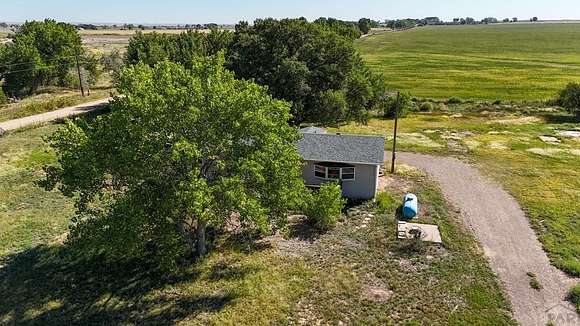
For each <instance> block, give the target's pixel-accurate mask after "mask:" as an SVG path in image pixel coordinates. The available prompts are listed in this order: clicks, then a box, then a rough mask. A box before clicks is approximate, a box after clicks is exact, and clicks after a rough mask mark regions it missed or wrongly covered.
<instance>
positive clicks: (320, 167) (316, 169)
mask: <svg viewBox="0 0 580 326" xmlns="http://www.w3.org/2000/svg"><path fill="white" fill-rule="evenodd" d="M329 169H338V171H339V173H338V179H335V178H329V177H328V170H329ZM343 170H348V171H347V172H346V173H345V171H343ZM322 171H324V177H319V176H317V175H316V173H317V172H322ZM351 171H352V173H351ZM343 175H352V179H344V177H343ZM314 177H316V178H318V179H322V180H330V181H346V182H350V181H355V180H356V167H354V166H352V167H328V166H324V165H320V164H314Z"/></svg>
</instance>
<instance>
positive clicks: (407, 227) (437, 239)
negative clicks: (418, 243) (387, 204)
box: [397, 222, 443, 243]
mask: <svg viewBox="0 0 580 326" xmlns="http://www.w3.org/2000/svg"><path fill="white" fill-rule="evenodd" d="M414 230H420V231H421V240H422V241H426V242H434V243H442V242H443V241H442V240H441V233H440V232H439V227H438V226H437V225H431V224H418V223H407V222H399V224H398V225H397V235H398V238H399V239H413V234H412V233H413V231H414Z"/></svg>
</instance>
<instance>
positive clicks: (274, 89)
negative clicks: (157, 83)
mask: <svg viewBox="0 0 580 326" xmlns="http://www.w3.org/2000/svg"><path fill="white" fill-rule="evenodd" d="M228 67H229V68H230V69H231V70H232V71H234V72H235V73H236V76H237V77H238V78H243V79H252V80H255V81H256V82H257V83H258V84H260V85H266V86H268V89H269V90H270V93H271V94H272V96H274V97H276V98H279V99H284V100H287V101H290V102H292V115H293V117H294V118H293V120H292V121H293V122H294V123H301V122H304V121H309V122H325V123H337V122H340V121H347V120H352V119H356V120H359V121H361V122H364V121H365V117H366V116H367V115H366V114H364V113H366V112H368V111H369V110H371V109H373V105H374V104H375V103H377V102H378V98H379V96H380V95H381V92H375V90H377V89H380V88H382V87H384V84H378V85H377V84H374V83H378V82H381V81H382V79H381V78H378V77H377V76H374V74H373V73H372V72H370V70H368V69H367V68H366V67H365V65H364V62H363V61H362V59H361V58H360V56H359V54H358V52H357V51H356V50H355V48H354V45H353V42H352V40H351V39H348V38H345V37H343V36H342V35H339V34H337V33H336V32H335V31H333V30H332V29H329V28H327V27H325V25H324V24H322V23H308V22H307V21H306V20H304V19H283V20H275V19H263V20H262V19H259V20H256V21H255V22H254V25H253V26H250V25H249V24H247V23H241V24H238V25H237V26H236V31H235V34H234V40H233V42H232V44H231V46H230V49H229V51H228ZM330 92H335V94H334V95H333V97H334V100H332V101H328V98H329V94H330ZM336 92H338V93H342V95H341V94H338V93H336ZM340 97H344V98H345V99H346V102H345V103H346V108H344V109H341V110H336V111H335V112H336V114H335V115H334V116H333V117H332V119H331V120H332V121H320V120H319V116H318V113H319V111H320V110H321V109H323V110H325V109H324V108H320V107H319V105H320V104H321V103H331V104H332V106H334V107H336V106H337V105H341V104H340V103H342V102H343V101H341V100H339V98H340Z"/></svg>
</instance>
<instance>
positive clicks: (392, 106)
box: [383, 93, 412, 118]
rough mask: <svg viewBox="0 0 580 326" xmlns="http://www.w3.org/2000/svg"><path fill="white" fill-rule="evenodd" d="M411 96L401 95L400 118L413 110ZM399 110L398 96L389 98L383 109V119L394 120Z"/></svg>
mask: <svg viewBox="0 0 580 326" xmlns="http://www.w3.org/2000/svg"><path fill="white" fill-rule="evenodd" d="M411 105H412V102H411V95H409V94H405V93H401V94H399V113H398V115H399V118H401V117H405V116H406V115H407V114H408V113H409V111H410V110H411ZM396 109H397V96H396V95H395V96H389V98H388V99H387V100H386V103H385V106H384V108H383V118H394V117H395V110H396Z"/></svg>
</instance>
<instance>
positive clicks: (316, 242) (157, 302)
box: [0, 125, 514, 325]
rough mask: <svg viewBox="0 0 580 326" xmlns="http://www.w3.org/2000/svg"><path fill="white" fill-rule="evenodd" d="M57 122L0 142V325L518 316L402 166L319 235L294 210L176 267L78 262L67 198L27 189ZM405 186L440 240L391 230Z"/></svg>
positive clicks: (451, 219) (449, 320)
mask: <svg viewBox="0 0 580 326" xmlns="http://www.w3.org/2000/svg"><path fill="white" fill-rule="evenodd" d="M56 128H57V127H56V126H54V125H49V126H45V127H40V128H36V129H28V130H24V131H20V132H15V133H9V134H8V135H5V136H4V137H2V138H0V293H2V294H3V295H2V296H0V324H43V325H46V324H56V325H62V324H71V323H72V324H123V325H137V324H178V325H207V324H210V325H239V324H251V325H270V324H318V323H321V324H339V322H343V323H347V324H352V323H360V324H375V325H384V324H405V323H408V324H412V325H414V324H417V325H419V324H455V325H466V324H469V325H477V324H494V325H512V324H514V322H513V320H512V319H511V317H510V313H509V305H508V304H507V302H506V300H505V298H504V296H503V292H502V290H501V288H500V285H499V283H498V280H497V278H496V276H495V275H494V274H493V273H492V272H491V270H490V269H489V267H488V266H487V263H486V260H485V259H484V258H483V255H482V252H481V250H480V249H479V247H478V246H477V244H476V242H475V240H474V238H473V236H472V235H471V233H470V232H469V231H468V230H467V229H466V228H464V227H463V225H462V223H461V221H460V219H459V216H458V215H457V213H455V212H454V211H453V210H451V209H449V207H448V205H447V203H446V202H445V200H444V199H443V197H442V195H441V193H440V191H439V189H438V188H437V187H436V186H435V185H434V184H433V183H432V182H431V181H430V180H429V179H428V178H426V177H425V176H424V175H422V174H420V173H419V172H417V171H415V170H409V169H404V170H403V169H402V170H401V171H400V172H401V173H400V175H399V176H398V177H396V178H397V179H396V180H393V182H391V183H390V184H392V185H394V186H393V187H392V188H388V189H386V192H385V193H383V194H381V195H380V197H379V200H378V201H377V203H376V204H375V203H367V204H364V205H362V206H356V207H352V208H351V209H349V210H348V212H347V213H345V217H343V219H342V221H341V222H340V223H339V225H338V226H337V227H336V228H335V229H333V230H331V231H329V232H327V233H326V234H322V235H321V234H318V233H317V232H315V231H314V230H313V228H312V227H311V226H309V225H307V224H305V222H304V221H303V220H302V219H300V218H298V219H292V223H291V224H290V227H289V235H288V236H287V237H282V236H280V235H275V236H271V237H268V238H265V239H260V240H256V239H252V238H250V237H246V236H244V235H243V234H232V235H229V236H225V237H224V238H223V239H221V240H219V241H217V243H215V244H214V247H213V248H214V250H213V251H212V252H211V253H210V254H209V255H208V256H207V257H206V258H205V259H204V260H203V261H201V262H199V263H198V264H196V265H193V266H189V267H184V268H183V269H182V270H181V271H180V272H178V273H176V274H175V275H169V276H168V275H166V274H163V272H161V271H159V270H158V269H157V268H156V267H155V266H152V265H150V264H149V263H147V262H144V261H119V262H117V261H113V262H111V261H105V260H103V259H102V257H94V258H91V259H89V258H87V259H74V258H73V257H71V256H69V255H68V248H67V246H66V245H63V240H64V239H65V238H66V230H67V224H68V221H69V217H70V216H71V214H72V211H73V207H72V205H71V204H72V201H70V200H69V199H67V198H65V197H62V196H61V195H60V194H58V193H57V192H45V191H44V190H41V189H40V188H37V187H36V186H35V185H34V181H35V180H38V179H39V178H40V177H41V176H42V172H41V165H42V164H43V163H50V162H53V160H54V156H53V155H52V153H50V152H47V151H46V147H45V145H44V144H43V142H42V140H41V137H42V136H45V135H48V134H50V133H51V132H53V131H54V130H55V129H56ZM401 168H402V167H401ZM403 185H404V186H405V187H410V190H411V191H414V192H416V193H418V194H419V195H420V196H421V198H423V202H424V203H425V204H424V205H422V207H423V208H422V211H423V213H422V219H421V221H422V222H427V223H433V224H437V225H439V227H440V229H441V232H442V237H443V241H444V245H443V246H435V245H415V244H414V243H412V242H401V241H397V240H395V236H396V233H395V220H394V209H395V207H396V205H397V203H398V201H399V199H398V198H399V197H400V195H401V194H402V192H403V191H404V190H403V189H401V188H400V187H399V186H403Z"/></svg>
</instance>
